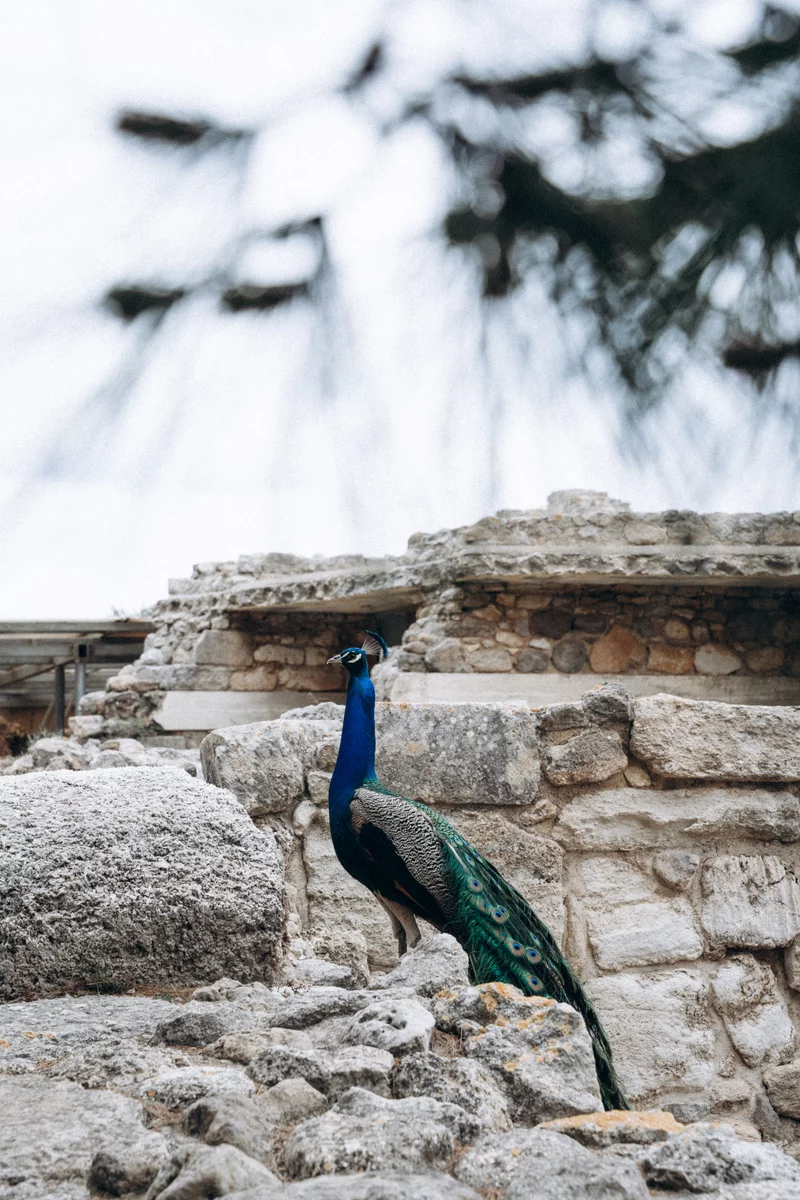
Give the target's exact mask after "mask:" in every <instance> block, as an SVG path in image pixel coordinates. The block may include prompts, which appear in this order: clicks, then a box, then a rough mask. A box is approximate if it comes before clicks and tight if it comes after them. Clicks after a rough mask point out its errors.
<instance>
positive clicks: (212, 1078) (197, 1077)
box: [136, 1066, 255, 1109]
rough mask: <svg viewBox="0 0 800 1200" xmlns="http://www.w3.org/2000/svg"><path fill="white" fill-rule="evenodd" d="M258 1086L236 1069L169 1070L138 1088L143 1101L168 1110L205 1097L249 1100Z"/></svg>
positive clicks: (190, 1068) (145, 1081) (171, 1068)
mask: <svg viewBox="0 0 800 1200" xmlns="http://www.w3.org/2000/svg"><path fill="white" fill-rule="evenodd" d="M253 1091H255V1085H254V1084H253V1082H252V1081H251V1080H250V1079H248V1078H247V1076H246V1075H245V1073H244V1071H238V1070H236V1068H235V1067H209V1066H202V1067H170V1068H169V1069H167V1070H166V1071H161V1072H160V1074H158V1075H154V1076H152V1077H151V1078H150V1079H144V1080H142V1082H141V1083H140V1084H138V1086H137V1088H136V1094H137V1095H138V1096H139V1097H140V1098H141V1099H142V1100H152V1101H154V1102H155V1103H156V1104H163V1105H164V1107H165V1108H170V1109H181V1108H187V1107H188V1106H189V1105H190V1104H194V1102H195V1101H196V1100H199V1099H200V1098H201V1097H202V1096H210V1095H227V1096H249V1095H250V1094H251V1093H252V1092H253Z"/></svg>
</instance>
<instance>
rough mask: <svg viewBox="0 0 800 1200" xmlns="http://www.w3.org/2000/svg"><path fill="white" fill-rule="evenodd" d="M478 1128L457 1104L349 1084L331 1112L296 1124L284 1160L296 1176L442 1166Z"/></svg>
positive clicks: (299, 1177)
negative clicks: (376, 1092) (384, 1094)
mask: <svg viewBox="0 0 800 1200" xmlns="http://www.w3.org/2000/svg"><path fill="white" fill-rule="evenodd" d="M480 1132H481V1123H480V1121H479V1120H478V1119H477V1118H476V1117H474V1116H472V1115H471V1114H469V1113H467V1112H465V1111H464V1109H463V1108H459V1107H458V1105H455V1104H447V1103H445V1102H443V1101H440V1100H432V1099H431V1098H430V1097H429V1096H414V1097H409V1098H407V1099H405V1100H386V1099H384V1098H383V1097H382V1096H376V1095H374V1093H372V1092H368V1091H365V1090H364V1089H363V1088H351V1089H350V1091H348V1092H345V1094H344V1095H343V1096H342V1098H341V1099H340V1100H339V1101H338V1102H337V1103H336V1104H335V1105H334V1106H333V1108H332V1109H331V1110H330V1111H329V1112H327V1113H324V1114H323V1115H322V1116H321V1117H313V1118H311V1120H308V1121H303V1123H302V1124H301V1125H298V1126H296V1127H295V1129H294V1130H293V1131H292V1133H291V1135H290V1136H289V1140H288V1142H287V1143H286V1149H285V1153H284V1161H285V1164H286V1169H287V1171H288V1173H289V1175H290V1176H291V1177H292V1178H295V1179H308V1178H310V1177H313V1176H315V1175H322V1174H329V1173H331V1172H333V1173H342V1172H345V1171H379V1170H381V1169H383V1168H387V1167H394V1168H396V1169H397V1168H399V1169H401V1170H402V1169H406V1170H409V1169H413V1168H417V1169H419V1168H421V1167H422V1168H428V1169H431V1168H434V1169H439V1170H444V1169H446V1167H447V1166H449V1164H450V1161H451V1160H452V1157H453V1154H454V1152H455V1149H456V1146H457V1145H458V1144H459V1143H462V1144H463V1143H468V1142H472V1141H474V1140H475V1138H476V1137H477V1136H478V1134H479V1133H480ZM346 1194H348V1195H351V1194H352V1193H346Z"/></svg>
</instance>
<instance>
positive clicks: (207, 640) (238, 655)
mask: <svg viewBox="0 0 800 1200" xmlns="http://www.w3.org/2000/svg"><path fill="white" fill-rule="evenodd" d="M194 661H195V662H196V663H198V664H202V665H209V666H219V667H249V666H252V663H253V638H252V636H251V635H250V634H247V633H240V632H238V630H235V629H204V630H203V632H202V633H201V634H200V637H199V638H198V639H197V641H196V642H195V646H194Z"/></svg>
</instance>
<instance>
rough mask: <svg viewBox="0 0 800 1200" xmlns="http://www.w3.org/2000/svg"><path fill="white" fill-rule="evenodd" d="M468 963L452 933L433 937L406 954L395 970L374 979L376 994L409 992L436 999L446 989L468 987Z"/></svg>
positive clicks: (424, 940)
mask: <svg viewBox="0 0 800 1200" xmlns="http://www.w3.org/2000/svg"><path fill="white" fill-rule="evenodd" d="M468 966H469V959H468V958H467V956H466V954H465V952H464V951H463V950H462V949H461V946H460V945H459V944H458V942H457V941H456V939H455V938H454V937H451V936H450V934H449V933H434V934H432V935H431V936H430V937H426V938H423V939H422V941H421V942H420V943H419V945H418V946H416V947H415V948H414V949H413V950H407V951H406V953H405V954H404V955H403V957H402V958H401V959H400V961H399V962H398V964H397V966H396V967H394V969H393V970H391V971H389V972H388V974H386V975H374V976H373V977H372V981H371V985H370V986H371V987H372V989H373V991H382V990H386V989H389V988H410V989H411V990H412V991H414V992H416V993H417V995H419V996H435V995H436V993H437V992H440V991H442V989H443V988H452V987H459V986H460V985H462V984H467V983H469V977H468Z"/></svg>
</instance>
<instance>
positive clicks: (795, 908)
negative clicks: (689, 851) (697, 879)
mask: <svg viewBox="0 0 800 1200" xmlns="http://www.w3.org/2000/svg"><path fill="white" fill-rule="evenodd" d="M701 887H702V894H703V902H702V906H701V910H700V920H701V922H702V925H703V929H704V930H705V931H706V933H707V934H708V936H709V938H710V939H711V941H712V943H716V944H722V945H725V946H737V947H742V948H747V949H756V948H758V947H762V946H763V947H776V946H788V945H789V943H790V942H791V941H792V940H793V939H794V937H795V936H796V935H797V934H798V933H800V887H798V884H797V881H796V879H795V878H794V876H793V875H791V874H790V873H789V872H788V871H787V870H786V867H785V866H784V865H783V863H782V862H781V860H780V859H779V858H775V856H774V855H765V856H764V857H760V856H759V857H756V856H747V855H731V854H726V855H720V857H718V858H712V859H710V860H709V861H707V862H706V863H705V864H704V865H703V872H702V876H701Z"/></svg>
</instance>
